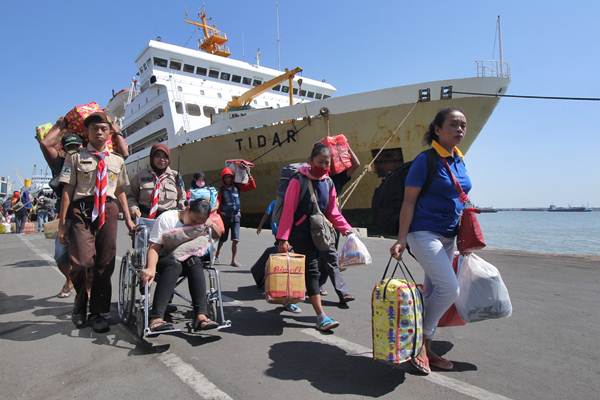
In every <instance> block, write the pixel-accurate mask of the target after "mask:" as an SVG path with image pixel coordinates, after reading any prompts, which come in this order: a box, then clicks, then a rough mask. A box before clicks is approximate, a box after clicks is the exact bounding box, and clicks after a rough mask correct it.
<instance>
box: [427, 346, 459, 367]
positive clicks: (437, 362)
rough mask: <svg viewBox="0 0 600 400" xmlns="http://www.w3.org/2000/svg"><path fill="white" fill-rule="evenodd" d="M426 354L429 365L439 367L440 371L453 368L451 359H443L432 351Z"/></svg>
mask: <svg viewBox="0 0 600 400" xmlns="http://www.w3.org/2000/svg"><path fill="white" fill-rule="evenodd" d="M429 353H430V354H429V355H428V358H429V365H430V366H431V367H435V368H437V369H441V370H442V371H452V370H453V369H454V364H453V363H452V361H450V360H448V359H445V358H444V357H442V356H438V355H437V354H435V353H434V352H432V351H430V352H429Z"/></svg>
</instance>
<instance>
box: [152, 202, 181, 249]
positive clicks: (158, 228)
mask: <svg viewBox="0 0 600 400" xmlns="http://www.w3.org/2000/svg"><path fill="white" fill-rule="evenodd" d="M182 226H184V225H183V222H181V221H180V220H179V211H178V210H169V211H165V212H163V213H162V214H160V216H159V217H158V218H157V219H156V222H155V223H154V226H153V227H152V231H151V232H150V238H149V240H150V242H152V243H155V244H161V245H162V235H163V233H165V232H168V231H170V230H173V229H175V228H180V227H182Z"/></svg>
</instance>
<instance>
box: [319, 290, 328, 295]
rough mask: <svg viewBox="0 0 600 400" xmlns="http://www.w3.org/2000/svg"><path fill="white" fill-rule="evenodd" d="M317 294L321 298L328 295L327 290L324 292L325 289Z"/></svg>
mask: <svg viewBox="0 0 600 400" xmlns="http://www.w3.org/2000/svg"><path fill="white" fill-rule="evenodd" d="M319 294H320V295H321V296H327V295H328V294H329V293H328V292H327V290H325V289H321V290H319Z"/></svg>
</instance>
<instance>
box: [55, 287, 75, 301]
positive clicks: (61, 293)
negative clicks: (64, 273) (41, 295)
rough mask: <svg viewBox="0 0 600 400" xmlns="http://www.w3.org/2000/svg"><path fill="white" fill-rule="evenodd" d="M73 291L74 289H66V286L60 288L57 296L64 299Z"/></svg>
mask: <svg viewBox="0 0 600 400" xmlns="http://www.w3.org/2000/svg"><path fill="white" fill-rule="evenodd" d="M71 291H72V289H69V290H68V291H65V290H64V288H63V289H61V290H60V293H59V294H57V295H56V297H58V298H59V299H64V298H67V297H69V296H70V295H71Z"/></svg>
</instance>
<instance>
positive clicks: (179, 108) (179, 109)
mask: <svg viewBox="0 0 600 400" xmlns="http://www.w3.org/2000/svg"><path fill="white" fill-rule="evenodd" d="M175 112H176V113H177V114H183V104H182V103H181V102H179V101H176V102H175Z"/></svg>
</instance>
